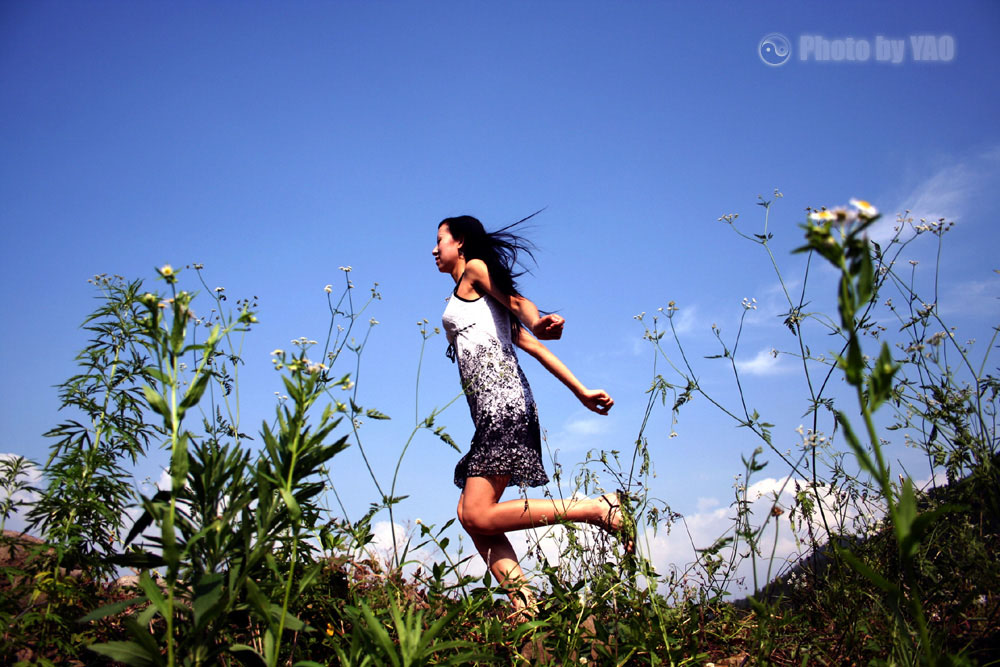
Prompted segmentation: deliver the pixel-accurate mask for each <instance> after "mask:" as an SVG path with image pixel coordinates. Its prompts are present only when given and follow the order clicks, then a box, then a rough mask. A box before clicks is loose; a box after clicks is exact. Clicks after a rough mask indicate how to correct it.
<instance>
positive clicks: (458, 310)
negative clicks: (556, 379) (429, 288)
mask: <svg viewBox="0 0 1000 667" xmlns="http://www.w3.org/2000/svg"><path fill="white" fill-rule="evenodd" d="M456 291H457V288H456ZM442 323H443V324H444V331H445V334H446V335H447V336H448V342H449V344H450V347H449V355H451V354H452V353H453V354H454V356H453V358H454V359H455V360H457V361H458V371H459V375H460V376H461V378H462V387H463V388H464V389H465V396H466V399H467V400H468V401H469V410H470V411H471V412H472V422H473V423H474V424H475V425H476V432H475V434H474V435H473V436H472V446H471V447H470V449H469V452H468V453H467V454H466V455H465V456H463V457H462V458H461V460H460V461H459V462H458V465H457V466H455V485H456V486H458V487H459V488H465V480H466V478H468V477H485V476H493V475H510V481H509V482H508V483H507V485H508V486H520V487H527V486H541V485H543V484H547V483H548V481H549V477H548V475H546V474H545V468H544V466H543V465H542V443H541V437H540V435H539V429H538V411H537V410H536V408H535V399H534V397H533V396H532V395H531V387H529V386H528V380H527V378H525V377H524V373H523V372H522V371H521V367H520V365H518V363H517V354H516V353H515V351H514V344H513V342H512V341H511V331H510V323H511V316H510V312H509V311H508V310H507V309H506V308H504V307H503V306H501V305H500V304H499V303H497V301H496V300H495V299H494V298H493V297H491V296H490V295H488V294H486V295H483V296H481V297H479V298H478V299H474V300H469V299H463V298H462V297H460V296H458V294H456V293H452V295H451V297H450V298H449V299H448V306H447V307H446V308H445V310H444V315H443V316H442Z"/></svg>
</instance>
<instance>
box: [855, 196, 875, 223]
mask: <svg viewBox="0 0 1000 667" xmlns="http://www.w3.org/2000/svg"><path fill="white" fill-rule="evenodd" d="M851 206H853V207H854V208H856V209H857V210H858V216H859V217H861V218H864V219H865V220H871V219H873V218H877V217H878V209H877V208H875V207H874V206H872V205H871V204H869V203H868V202H866V201H865V200H864V199H852V200H851Z"/></svg>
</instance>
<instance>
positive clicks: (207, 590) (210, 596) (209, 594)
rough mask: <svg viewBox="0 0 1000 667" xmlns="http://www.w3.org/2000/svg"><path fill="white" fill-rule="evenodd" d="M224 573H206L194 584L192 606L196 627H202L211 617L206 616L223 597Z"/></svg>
mask: <svg viewBox="0 0 1000 667" xmlns="http://www.w3.org/2000/svg"><path fill="white" fill-rule="evenodd" d="M223 578H224V575H223V574H222V573H221V572H213V573H211V574H206V575H205V576H204V577H202V578H201V579H200V580H199V581H198V583H196V584H195V585H194V596H195V597H194V599H193V600H192V601H191V608H192V610H193V611H194V624H195V629H196V630H197V629H198V628H200V627H201V626H202V625H203V624H204V623H203V621H209V620H211V618H207V619H206V618H205V616H206V614H208V613H209V612H210V611H211V610H212V609H213V608H214V607H216V605H217V604H218V602H219V600H220V599H222V592H223V589H222V584H223Z"/></svg>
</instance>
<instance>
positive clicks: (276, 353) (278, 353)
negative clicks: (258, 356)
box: [271, 347, 285, 357]
mask: <svg viewBox="0 0 1000 667" xmlns="http://www.w3.org/2000/svg"><path fill="white" fill-rule="evenodd" d="M284 353H285V351H284V350H282V349H281V348H280V347H279V348H277V349H276V350H274V351H273V352H271V356H272V357H280V356H281V355H283V354H284Z"/></svg>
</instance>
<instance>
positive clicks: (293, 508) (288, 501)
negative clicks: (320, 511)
mask: <svg viewBox="0 0 1000 667" xmlns="http://www.w3.org/2000/svg"><path fill="white" fill-rule="evenodd" d="M279 491H281V498H282V499H283V500H284V501H285V505H286V506H287V507H288V513H289V515H291V517H292V521H298V520H299V517H301V516H302V510H301V509H299V503H298V501H297V500H295V496H293V495H292V492H291V491H289V490H288V489H279Z"/></svg>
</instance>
